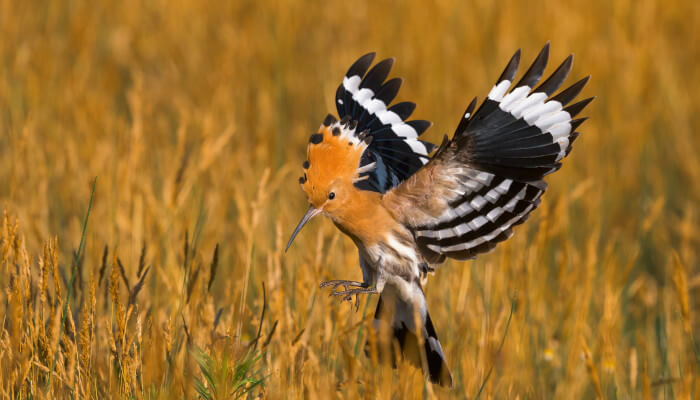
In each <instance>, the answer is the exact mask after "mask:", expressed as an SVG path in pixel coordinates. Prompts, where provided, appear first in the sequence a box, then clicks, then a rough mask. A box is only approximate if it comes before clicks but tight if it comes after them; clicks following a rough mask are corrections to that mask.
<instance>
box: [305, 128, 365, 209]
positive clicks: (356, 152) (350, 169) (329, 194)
mask: <svg viewBox="0 0 700 400" xmlns="http://www.w3.org/2000/svg"><path fill="white" fill-rule="evenodd" d="M355 128H356V123H353V122H351V121H347V120H341V121H339V122H338V121H336V120H335V118H334V117H333V116H331V115H329V116H328V117H326V120H325V121H324V123H323V125H321V127H320V128H319V130H318V133H314V134H313V135H311V138H310V139H309V145H308V147H307V149H306V159H307V160H306V161H305V162H304V176H302V177H301V178H299V183H301V185H302V189H303V190H304V192H305V193H306V196H307V197H308V199H309V202H310V203H311V204H312V205H313V206H314V207H316V208H322V207H323V204H324V203H326V201H327V200H328V199H331V200H332V199H333V198H335V196H336V195H342V197H345V198H347V197H346V196H347V195H348V194H349V192H351V191H352V190H356V189H355V188H354V187H353V183H354V182H356V181H357V180H358V179H359V176H360V174H361V173H363V172H366V171H368V170H371V169H372V168H374V163H371V164H369V165H366V166H363V167H362V168H360V161H361V159H362V154H363V153H364V151H365V149H367V146H368V145H369V141H370V140H371V136H368V135H367V134H366V133H359V134H358V133H356V132H355Z"/></svg>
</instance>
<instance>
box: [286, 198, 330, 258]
mask: <svg viewBox="0 0 700 400" xmlns="http://www.w3.org/2000/svg"><path fill="white" fill-rule="evenodd" d="M320 212H321V210H320V209H318V208H314V206H309V211H307V212H306V214H304V217H303V218H302V219H301V221H299V225H297V227H296V228H295V229H294V233H292V237H291V238H289V243H287V248H286V249H284V252H285V253H286V252H287V250H289V246H291V245H292V242H293V241H294V238H295V237H297V233H299V231H300V230H301V228H303V227H304V225H306V223H307V222H309V220H310V219H311V218H313V217H315V216H316V215H318V214H319V213H320Z"/></svg>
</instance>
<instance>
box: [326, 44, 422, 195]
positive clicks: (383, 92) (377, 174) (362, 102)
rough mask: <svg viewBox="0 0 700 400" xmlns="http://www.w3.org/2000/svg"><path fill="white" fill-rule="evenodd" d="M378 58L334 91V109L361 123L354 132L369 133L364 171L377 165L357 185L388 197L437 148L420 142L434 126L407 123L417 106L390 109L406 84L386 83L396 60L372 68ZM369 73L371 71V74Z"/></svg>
mask: <svg viewBox="0 0 700 400" xmlns="http://www.w3.org/2000/svg"><path fill="white" fill-rule="evenodd" d="M374 55H375V54H374V53H369V54H366V55H364V56H362V57H360V59H358V60H357V61H356V62H355V63H354V64H353V65H352V66H351V67H350V69H349V70H348V72H347V74H345V77H344V78H343V83H342V84H341V85H340V86H339V87H338V90H337V92H336V106H337V109H338V114H339V116H340V118H341V120H342V119H343V118H346V119H349V120H350V121H352V125H355V124H357V126H356V128H355V131H356V132H358V133H360V132H366V133H367V134H368V135H369V136H371V138H372V139H371V142H370V145H369V148H368V149H367V151H365V154H364V156H363V158H362V162H361V163H360V166H364V165H367V164H370V163H372V162H375V163H376V168H374V169H373V170H371V171H369V172H365V173H363V174H362V175H361V176H364V175H366V176H367V178H366V179H363V180H360V181H358V182H357V183H356V186H358V187H359V188H360V189H364V190H373V191H377V192H380V193H384V192H386V191H387V190H389V189H391V188H392V187H395V186H397V185H398V184H400V183H401V182H403V181H404V180H405V179H406V178H408V177H409V176H411V175H413V174H414V173H415V172H416V171H417V170H418V169H420V168H421V167H422V166H423V165H424V164H425V163H427V162H428V159H429V158H428V154H429V153H430V152H431V151H432V150H433V148H434V147H435V146H434V145H433V144H431V143H429V142H426V141H423V140H420V139H418V137H419V136H420V135H421V134H422V133H423V132H425V130H426V129H428V128H429V127H430V125H431V123H430V122H428V121H422V120H413V121H407V119H408V117H410V115H411V114H412V113H413V110H414V109H415V108H416V105H415V104H414V103H411V102H401V103H396V104H394V105H392V106H390V104H391V101H392V100H393V99H394V98H395V97H396V95H397V94H398V92H399V88H400V87H401V83H402V80H401V79H400V78H393V79H390V80H388V81H386V82H385V80H386V78H387V77H388V76H389V71H390V70H391V67H392V66H393V64H394V59H393V58H390V59H386V60H383V61H380V62H379V63H377V64H376V65H375V66H374V67H372V69H369V67H370V65H371V64H372V61H373V60H374ZM368 69H369V72H367V70H368Z"/></svg>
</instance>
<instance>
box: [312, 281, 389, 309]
mask: <svg viewBox="0 0 700 400" xmlns="http://www.w3.org/2000/svg"><path fill="white" fill-rule="evenodd" d="M320 286H321V289H323V288H326V287H330V288H331V293H330V295H331V296H334V297H340V301H349V302H350V304H351V305H352V296H353V295H355V311H357V309H358V308H359V307H360V294H376V293H378V292H377V288H376V287H374V286H370V285H369V283H366V282H357V281H345V280H333V281H326V282H321V285H320ZM338 288H342V290H341V289H338Z"/></svg>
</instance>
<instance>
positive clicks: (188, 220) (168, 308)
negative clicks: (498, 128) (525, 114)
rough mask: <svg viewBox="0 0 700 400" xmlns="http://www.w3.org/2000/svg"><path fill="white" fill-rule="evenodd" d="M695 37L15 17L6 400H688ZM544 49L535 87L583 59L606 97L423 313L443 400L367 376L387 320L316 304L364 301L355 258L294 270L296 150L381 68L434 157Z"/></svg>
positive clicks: (268, 17)
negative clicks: (372, 61)
mask: <svg viewBox="0 0 700 400" xmlns="http://www.w3.org/2000/svg"><path fill="white" fill-rule="evenodd" d="M698 21H700V2H692V1H684V0H667V1H664V2H661V1H652V0H641V1H635V2H633V1H629V0H620V1H612V2H610V1H606V0H590V1H586V2H583V1H575V2H562V1H545V2H515V1H509V0H506V1H500V2H490V1H458V0H436V1H430V2H421V1H405V2H400V3H397V2H391V1H384V0H381V1H376V2H372V3H368V4H363V3H360V2H340V1H338V2H336V1H327V2H323V3H313V2H307V1H299V0H276V1H269V2H256V1H249V0H241V1H231V2H220V1H208V0H204V1H193V0H171V1H163V0H153V1H139V0H123V1H113V0H105V1H99V2H92V1H85V0H75V1H70V2H69V1H53V2H39V1H12V0H0V212H2V211H3V210H4V214H2V221H1V222H0V288H2V290H0V322H1V324H0V366H1V368H0V396H1V397H2V398H19V399H28V398H137V399H142V398H145V399H156V398H187V399H192V398H200V397H201V398H215V399H224V398H234V397H246V396H248V397H258V396H261V397H263V398H286V399H294V398H307V399H327V398H358V397H361V398H368V399H372V398H382V399H411V398H469V399H472V398H479V397H482V398H494V399H504V398H519V399H549V398H567V399H568V398H584V399H587V398H606V399H615V398H620V399H627V398H644V399H675V398H677V399H692V398H698V397H699V396H700V316H698V311H699V310H700V251H699V249H700V229H699V225H700V185H699V184H698V182H700V155H699V151H700V135H699V134H698V132H697V131H698V130H699V129H700V106H699V104H700V97H699V96H698V93H700V68H698V65H699V62H698V60H700V24H698V23H697V22H698ZM548 40H551V56H550V66H549V67H548V70H547V71H553V69H554V67H555V66H556V65H557V64H558V62H560V61H561V60H563V59H564V58H565V57H566V56H567V55H568V54H569V53H570V52H573V53H575V63H574V68H573V71H572V74H571V76H570V78H569V81H568V82H570V83H573V82H574V81H575V80H577V79H578V78H581V77H584V76H586V75H588V74H591V75H592V79H591V81H590V82H589V84H588V86H587V87H586V89H584V92H583V93H582V97H581V98H584V97H588V96H597V98H596V100H595V101H594V102H593V103H592V104H591V105H590V106H588V108H587V109H586V110H585V112H584V115H585V116H588V117H590V119H589V120H588V121H587V122H586V123H585V124H583V125H582V126H581V128H580V131H581V133H582V134H581V136H580V137H579V138H578V140H577V141H576V143H575V145H574V150H573V152H572V153H571V155H570V156H569V157H568V158H567V159H566V162H565V163H564V166H563V168H562V169H561V170H560V171H559V172H557V173H555V174H553V175H551V176H549V178H548V179H547V181H548V183H549V185H550V186H549V190H548V191H547V193H546V194H545V196H544V198H543V202H542V204H541V206H540V207H539V208H538V209H537V210H536V211H535V212H534V213H533V214H532V216H531V217H530V219H529V220H528V221H527V223H526V224H524V225H522V226H519V227H518V228H516V230H515V235H514V236H513V238H511V239H510V240H509V241H507V242H506V243H503V244H501V245H499V246H498V247H497V248H496V250H495V251H494V252H492V253H489V254H487V255H484V256H481V257H479V258H477V259H476V260H474V261H469V262H455V261H449V262H447V263H446V264H445V265H443V266H442V267H441V268H440V269H438V270H437V273H436V274H435V275H434V276H432V277H431V278H430V280H429V282H428V284H427V286H426V288H425V291H426V294H427V300H428V303H429V307H430V310H431V315H432V319H433V321H434V322H435V325H436V328H437V330H438V335H439V337H440V340H441V342H442V344H443V346H444V351H445V355H446V358H447V361H448V363H449V365H450V368H451V370H452V373H453V376H454V380H455V387H454V389H452V390H446V389H443V388H440V387H435V386H432V385H430V384H428V383H426V382H425V381H424V380H423V377H422V374H421V372H420V371H418V370H416V369H413V368H412V367H410V366H408V365H405V364H401V365H400V366H399V368H398V369H396V370H394V369H392V368H391V367H387V366H382V365H381V364H377V362H376V360H373V359H372V358H371V357H370V358H368V357H366V356H365V355H364V352H363V345H364V342H365V340H366V338H367V335H368V328H369V326H370V324H371V319H372V313H373V311H374V307H375V304H376V301H377V300H376V296H373V297H369V298H365V299H362V302H361V304H360V306H359V310H358V311H357V312H355V310H354V309H352V308H351V307H350V306H349V305H348V304H340V303H338V302H337V301H336V300H334V299H332V298H329V297H328V296H327V293H326V292H325V291H322V290H320V289H319V287H318V284H319V282H320V281H322V280H327V279H359V278H360V277H361V272H360V269H359V268H358V261H357V253H356V250H355V247H354V245H353V244H352V242H351V241H350V240H349V239H347V238H346V237H345V236H343V235H342V234H341V233H340V232H339V231H338V230H337V229H336V228H335V227H334V226H333V225H332V223H331V222H330V221H328V220H321V219H319V220H317V221H313V223H311V224H310V225H309V226H307V227H306V228H305V229H304V231H303V232H302V233H301V235H300V236H299V237H298V238H297V239H296V240H295V242H294V244H293V246H292V247H291V248H290V250H289V251H288V252H287V253H285V252H284V246H285V244H286V241H287V239H288V238H289V235H290V234H291V232H292V230H293V228H294V226H295V225H296V223H297V222H298V220H299V218H301V216H302V215H303V213H304V212H305V210H306V207H307V206H306V199H305V197H304V195H303V193H302V191H301V190H300V188H299V185H298V183H297V179H298V176H299V175H300V174H301V171H302V169H301V163H302V161H303V160H304V157H305V151H306V143H307V140H308V137H309V135H310V134H311V133H312V132H314V131H315V130H316V129H317V128H318V126H319V125H320V124H321V122H322V120H323V118H324V117H325V115H326V114H327V113H328V112H334V110H335V107H334V104H333V101H334V100H333V99H334V94H335V90H336V87H337V85H338V84H339V83H340V80H341V79H342V76H343V74H344V73H345V71H346V70H347V68H348V66H349V65H350V64H351V63H352V62H353V61H354V60H355V59H356V58H357V57H359V56H360V55H362V54H365V53H366V52H369V51H377V52H378V57H381V58H384V57H392V56H394V57H396V59H397V62H396V64H395V67H394V70H393V72H392V76H401V77H403V78H404V85H403V88H402V90H401V92H400V93H399V97H398V99H399V100H407V101H414V102H416V103H417V104H418V108H417V110H416V112H415V113H414V117H415V118H418V119H428V120H431V121H433V122H434V125H433V127H432V128H431V129H430V130H429V131H428V133H427V134H426V137H427V138H428V139H429V140H431V141H433V142H439V141H440V139H441V138H442V136H443V134H445V133H448V134H450V135H451V134H452V132H453V130H454V128H455V126H456V124H457V122H458V119H459V117H460V116H461V113H462V112H463V110H464V108H465V107H466V105H467V104H468V102H469V101H470V100H471V99H472V98H473V97H474V96H479V98H480V99H483V97H484V96H485V95H486V94H487V93H488V91H489V90H490V88H491V86H492V85H493V84H494V82H495V80H496V78H497V77H498V75H499V74H500V72H501V70H502V69H503V67H504V66H505V63H506V62H507V61H508V59H509V57H510V56H511V55H512V54H513V52H514V51H515V50H516V49H517V48H522V50H523V64H528V63H529V62H530V60H532V59H533V58H534V57H535V55H536V54H537V52H538V51H539V50H540V48H541V47H542V45H544V43H545V42H546V41H548ZM521 73H522V71H521ZM93 188H94V193H93ZM93 194H94V197H92V196H93ZM91 199H92V200H91ZM88 212H89V217H88Z"/></svg>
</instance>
